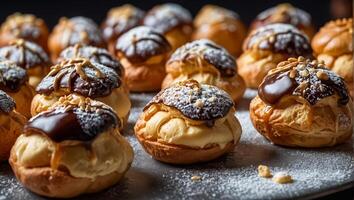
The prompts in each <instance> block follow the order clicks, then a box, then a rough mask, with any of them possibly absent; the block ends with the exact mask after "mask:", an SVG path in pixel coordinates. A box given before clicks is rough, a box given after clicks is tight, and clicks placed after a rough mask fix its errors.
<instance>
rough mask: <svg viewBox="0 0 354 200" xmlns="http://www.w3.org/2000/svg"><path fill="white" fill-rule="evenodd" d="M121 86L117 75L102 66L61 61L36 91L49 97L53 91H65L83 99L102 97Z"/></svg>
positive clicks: (75, 60) (76, 60)
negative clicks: (74, 93) (81, 96)
mask: <svg viewBox="0 0 354 200" xmlns="http://www.w3.org/2000/svg"><path fill="white" fill-rule="evenodd" d="M120 85H121V79H120V77H119V76H118V75H117V73H116V72H115V71H114V70H113V69H111V68H109V67H106V66H104V65H101V64H99V63H94V62H90V61H89V60H87V59H83V58H79V59H72V60H67V61H63V62H61V63H60V64H58V65H55V66H53V67H52V70H51V71H50V72H49V73H48V75H47V76H46V77H44V78H43V80H42V81H41V82H40V83H39V85H38V86H37V89H36V91H37V92H38V93H40V94H46V95H49V94H50V93H52V92H53V91H57V90H60V89H67V90H69V92H70V93H71V92H76V93H79V94H81V95H83V96H85V97H91V98H96V97H102V96H107V95H109V94H110V93H111V91H112V90H113V89H114V88H117V87H119V86H120Z"/></svg>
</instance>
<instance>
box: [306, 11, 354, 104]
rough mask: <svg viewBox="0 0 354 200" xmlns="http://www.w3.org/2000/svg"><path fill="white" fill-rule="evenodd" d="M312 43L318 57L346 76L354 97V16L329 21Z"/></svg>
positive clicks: (345, 78)
mask: <svg viewBox="0 0 354 200" xmlns="http://www.w3.org/2000/svg"><path fill="white" fill-rule="evenodd" d="M311 44H312V48H313V51H314V53H315V55H316V56H317V59H318V60H323V61H324V62H325V64H326V66H328V67H329V68H330V69H331V70H332V71H334V72H335V73H337V74H338V75H339V76H341V77H342V78H344V80H345V81H346V82H347V85H348V89H349V92H350V94H351V96H352V97H354V86H353V84H354V83H353V73H354V72H353V68H354V67H353V18H348V19H338V20H335V21H330V22H328V23H327V24H326V25H325V26H323V27H322V28H321V29H320V31H319V32H318V33H317V34H316V35H315V36H314V37H313V40H312V43H311Z"/></svg>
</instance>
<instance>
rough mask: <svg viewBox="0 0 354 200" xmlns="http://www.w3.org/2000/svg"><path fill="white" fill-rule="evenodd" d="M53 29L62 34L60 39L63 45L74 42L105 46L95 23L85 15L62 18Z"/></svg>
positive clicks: (69, 44)
mask: <svg viewBox="0 0 354 200" xmlns="http://www.w3.org/2000/svg"><path fill="white" fill-rule="evenodd" d="M54 31H56V32H59V33H61V34H63V37H62V38H61V39H60V40H61V41H62V42H64V43H65V44H64V45H65V46H73V45H75V44H85V45H92V46H98V47H104V46H105V45H104V41H103V38H102V35H101V32H100V30H99V28H98V26H97V24H96V23H95V22H94V21H92V20H91V19H89V18H86V17H81V16H80V17H73V18H70V19H67V18H62V19H60V22H59V24H58V25H57V26H56V27H55V30H54ZM64 36H65V37H64Z"/></svg>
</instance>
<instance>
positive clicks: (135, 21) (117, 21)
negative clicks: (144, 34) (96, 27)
mask: <svg viewBox="0 0 354 200" xmlns="http://www.w3.org/2000/svg"><path fill="white" fill-rule="evenodd" d="M144 16H145V12H144V11H142V10H141V9H139V8H137V7H135V6H133V5H131V4H124V5H122V6H119V7H115V8H112V9H110V10H109V11H108V13H107V16H106V19H105V20H104V21H103V23H102V25H101V30H102V36H103V39H104V40H105V41H106V43H107V46H108V50H109V51H110V52H111V53H113V52H114V48H115V45H116V42H117V39H118V38H119V37H120V36H121V35H122V34H123V33H125V32H127V31H128V30H130V29H132V28H134V27H136V26H139V25H140V24H141V23H142V21H143V18H144Z"/></svg>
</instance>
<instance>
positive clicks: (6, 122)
mask: <svg viewBox="0 0 354 200" xmlns="http://www.w3.org/2000/svg"><path fill="white" fill-rule="evenodd" d="M15 108H16V103H15V101H14V100H13V99H12V98H11V97H10V96H9V95H7V94H6V93H5V92H4V91H2V90H0V135H1V137H0V162H1V161H4V160H7V159H9V156H10V151H11V148H12V146H13V144H15V142H16V139H17V137H18V136H19V135H21V133H22V129H23V126H24V125H25V123H26V122H27V119H26V117H24V116H23V115H21V114H20V113H18V112H17V111H16V110H15Z"/></svg>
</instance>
